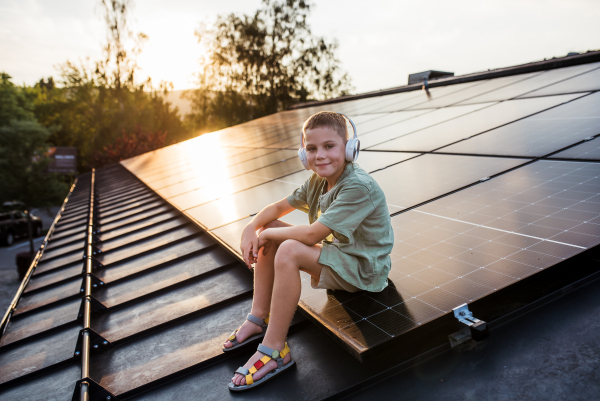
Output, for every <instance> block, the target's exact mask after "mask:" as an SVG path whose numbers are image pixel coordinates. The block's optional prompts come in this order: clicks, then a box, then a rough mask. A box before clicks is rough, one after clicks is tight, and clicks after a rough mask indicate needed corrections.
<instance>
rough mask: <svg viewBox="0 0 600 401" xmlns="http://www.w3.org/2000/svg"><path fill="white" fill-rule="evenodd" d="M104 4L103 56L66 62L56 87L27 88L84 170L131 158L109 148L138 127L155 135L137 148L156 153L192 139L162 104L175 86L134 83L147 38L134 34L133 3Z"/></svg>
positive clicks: (54, 136)
mask: <svg viewBox="0 0 600 401" xmlns="http://www.w3.org/2000/svg"><path fill="white" fill-rule="evenodd" d="M101 3H102V6H103V10H104V21H105V23H106V28H107V37H106V43H105V45H104V46H103V54H104V57H103V58H102V59H101V60H97V61H90V60H89V59H88V60H83V61H80V62H79V63H74V62H72V61H67V62H65V63H64V64H62V65H60V66H59V67H58V68H59V75H60V76H59V79H58V80H57V81H58V82H57V84H55V83H54V81H53V80H52V79H48V81H45V80H41V81H40V82H39V83H38V84H37V85H35V86H34V87H32V88H28V92H29V96H30V98H31V100H32V101H33V103H34V105H35V107H34V112H35V114H36V116H37V117H38V119H39V121H40V122H41V123H42V124H43V125H44V126H46V127H49V128H50V131H51V135H50V137H49V141H50V142H52V143H53V144H55V145H58V146H75V147H77V150H78V163H79V169H80V171H85V170H88V169H90V168H92V167H101V166H102V165H103V164H104V163H107V162H113V161H119V160H122V159H125V158H127V157H130V156H132V153H131V150H127V149H125V148H123V147H118V146H117V147H111V146H112V144H114V143H115V142H116V141H119V140H120V141H121V143H124V142H127V138H130V137H131V136H132V135H133V136H136V134H135V133H136V132H137V130H140V129H141V130H143V131H144V132H149V133H156V135H150V137H151V138H154V140H153V141H151V142H148V143H143V144H140V146H136V147H135V149H148V150H154V149H156V148H160V147H162V146H165V145H167V144H169V143H173V142H176V141H180V140H183V139H188V135H187V131H186V129H185V128H184V126H183V123H182V120H181V118H180V117H179V114H178V110H177V109H176V108H173V107H172V106H171V105H170V103H168V102H166V101H165V100H164V95H166V93H167V92H168V91H169V90H170V89H172V84H170V83H167V82H161V83H159V84H158V87H155V86H153V83H152V81H151V80H150V79H149V78H148V79H146V80H144V81H142V82H137V80H136V74H137V72H138V70H139V67H138V65H137V62H136V57H137V55H139V53H140V52H141V50H142V46H143V44H144V42H145V41H146V40H147V39H148V37H147V35H145V34H144V33H137V34H135V33H134V32H133V31H132V30H131V27H130V12H131V7H132V2H131V1H130V0H101ZM156 138H163V141H162V142H158V141H157V140H156ZM139 139H140V140H142V141H144V140H146V139H147V137H146V136H141V137H139ZM123 141H124V142H123ZM105 148H110V149H112V150H113V151H112V153H111V155H112V156H111V157H104V155H103V153H104V151H105ZM116 149H122V150H123V154H122V155H121V156H118V155H116V154H115V153H114V151H116Z"/></svg>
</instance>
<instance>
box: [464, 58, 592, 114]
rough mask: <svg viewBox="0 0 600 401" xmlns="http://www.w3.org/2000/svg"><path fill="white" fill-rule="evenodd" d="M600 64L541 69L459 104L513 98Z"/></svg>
mask: <svg viewBox="0 0 600 401" xmlns="http://www.w3.org/2000/svg"><path fill="white" fill-rule="evenodd" d="M598 66H600V63H594V64H582V65H576V66H572V67H565V68H558V69H555V70H549V71H543V72H541V73H537V75H535V76H533V77H531V78H529V79H526V80H523V81H519V82H516V83H514V84H512V85H509V86H505V87H503V88H500V89H496V90H494V91H492V92H488V93H485V94H481V95H479V96H476V97H473V98H471V99H467V100H465V101H463V102H461V103H460V104H470V103H480V102H492V101H501V100H508V99H514V98H516V97H519V96H521V95H524V94H526V93H529V92H531V91H534V90H537V89H540V88H543V87H545V86H548V85H552V84H554V83H557V82H560V81H562V80H565V79H568V78H571V77H573V76H576V75H579V74H583V73H585V72H588V71H590V70H593V69H594V68H597V67H598Z"/></svg>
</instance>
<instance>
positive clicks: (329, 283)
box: [310, 265, 360, 292]
mask: <svg viewBox="0 0 600 401" xmlns="http://www.w3.org/2000/svg"><path fill="white" fill-rule="evenodd" d="M321 266H322V268H321V277H320V278H319V281H318V282H317V280H315V278H314V277H311V278H310V286H311V287H312V288H315V289H317V288H321V289H323V290H344V291H348V292H356V291H360V288H358V287H355V286H353V285H352V284H350V283H348V282H346V281H344V279H343V278H341V277H340V275H339V274H337V273H336V272H335V270H333V269H332V268H331V267H329V266H327V265H321Z"/></svg>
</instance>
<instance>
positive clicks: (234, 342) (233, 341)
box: [228, 329, 240, 347]
mask: <svg viewBox="0 0 600 401" xmlns="http://www.w3.org/2000/svg"><path fill="white" fill-rule="evenodd" d="M238 330H239V329H235V330H234V331H233V333H231V335H230V336H229V338H228V340H229V341H230V342H231V346H232V347H234V346H236V345H238V344H239V343H240V342H239V341H238V339H237V337H236V334H237V332H238Z"/></svg>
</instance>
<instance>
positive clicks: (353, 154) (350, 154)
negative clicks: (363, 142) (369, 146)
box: [346, 138, 360, 162]
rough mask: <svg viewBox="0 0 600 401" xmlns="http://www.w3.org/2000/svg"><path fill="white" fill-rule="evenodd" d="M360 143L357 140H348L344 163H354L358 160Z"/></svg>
mask: <svg viewBox="0 0 600 401" xmlns="http://www.w3.org/2000/svg"><path fill="white" fill-rule="evenodd" d="M359 148H360V141H359V140H358V139H354V138H352V139H348V142H346V161H349V162H354V161H356V159H358V152H359V150H360V149H359Z"/></svg>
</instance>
